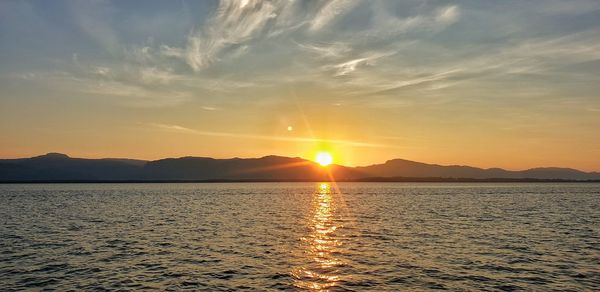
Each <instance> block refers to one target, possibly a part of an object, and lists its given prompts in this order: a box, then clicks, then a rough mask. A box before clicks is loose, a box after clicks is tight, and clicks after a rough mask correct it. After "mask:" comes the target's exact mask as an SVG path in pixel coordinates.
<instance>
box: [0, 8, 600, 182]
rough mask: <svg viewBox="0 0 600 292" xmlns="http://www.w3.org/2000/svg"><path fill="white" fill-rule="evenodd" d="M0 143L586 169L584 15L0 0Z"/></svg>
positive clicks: (589, 76)
mask: <svg viewBox="0 0 600 292" xmlns="http://www.w3.org/2000/svg"><path fill="white" fill-rule="evenodd" d="M0 135H1V137H2V138H1V139H0V157H2V158H15V157H29V156H33V155H40V154H43V153H46V152H61V153H66V154H68V155H70V156H74V157H89V158H100V157H128V158H138V159H159V158H165V157H180V156H209V157H216V158H230V157H262V156H265V155H284V156H292V157H297V156H298V157H304V158H308V159H311V158H312V156H313V155H314V153H316V152H317V151H319V150H323V149H325V150H327V151H330V152H332V153H333V155H334V160H335V163H339V164H344V165H351V166H355V165H369V164H374V163H382V162H384V161H386V160H388V159H393V158H403V159H409V160H415V161H421V162H428V163H438V164H460V165H472V166H479V167H503V168H507V169H525V168H531V167H538V166H558V167H572V168H578V169H582V170H588V171H591V170H594V171H600V1H597V0H572V1H558V0H540V1H510V0H505V1H481V0H473V1H425V0H415V1H411V0H408V1H395V0H390V1H358V0H332V1H292V0H287V1H253V0H245V1H243V0H239V1H226V0H224V1H146V0H144V1H60V0H57V1H10V0H6V1H0Z"/></svg>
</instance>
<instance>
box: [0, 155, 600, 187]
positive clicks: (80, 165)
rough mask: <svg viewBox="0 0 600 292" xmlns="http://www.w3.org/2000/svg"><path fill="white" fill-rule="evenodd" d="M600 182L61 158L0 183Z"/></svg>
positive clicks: (589, 175) (392, 163)
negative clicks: (332, 180) (331, 180)
mask: <svg viewBox="0 0 600 292" xmlns="http://www.w3.org/2000/svg"><path fill="white" fill-rule="evenodd" d="M330 179H335V180H338V181H526V180H534V181H535V180H542V181H545V180H551V181H553V180H558V181H561V180H562V181H589V180H593V181H597V180H598V181H600V173H599V172H583V171H579V170H576V169H570V168H556V167H547V168H532V169H527V170H522V171H510V170H505V169H501V168H488V169H483V168H477V167H471V166H460V165H437V164H427V163H421V162H415V161H410V160H403V159H393V160H388V161H386V162H385V163H382V164H375V165H370V166H360V167H347V166H341V165H329V166H328V167H321V166H320V165H318V164H316V163H314V162H312V161H309V160H306V159H302V158H298V157H295V158H292V157H282V156H273V155H271V156H265V157H261V158H231V159H214V158H208V157H181V158H166V159H160V160H152V161H146V160H135V159H113V158H104V159H85V158H72V157H69V156H67V155H65V154H61V153H48V154H45V155H41V156H36V157H31V158H19V159H0V182H78V181H82V182H83V181H90V182H91V181H98V182H101V181H327V180H330Z"/></svg>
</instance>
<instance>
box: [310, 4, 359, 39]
mask: <svg viewBox="0 0 600 292" xmlns="http://www.w3.org/2000/svg"><path fill="white" fill-rule="evenodd" d="M325 2H326V4H325V5H324V6H323V7H321V8H320V9H319V12H318V13H317V14H316V15H315V17H314V18H313V19H312V20H311V21H310V30H311V31H318V30H320V29H322V28H323V27H325V26H327V25H328V24H329V23H331V22H332V21H333V20H335V19H336V18H337V17H339V16H340V15H343V14H345V13H347V12H348V11H350V10H351V9H352V8H353V7H354V6H356V4H357V3H358V1H355V0H332V1H325Z"/></svg>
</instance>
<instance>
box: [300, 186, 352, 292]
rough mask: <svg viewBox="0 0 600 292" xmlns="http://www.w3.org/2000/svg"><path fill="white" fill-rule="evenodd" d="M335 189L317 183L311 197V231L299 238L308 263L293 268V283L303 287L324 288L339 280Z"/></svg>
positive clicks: (340, 261) (339, 243)
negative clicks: (308, 260)
mask: <svg viewBox="0 0 600 292" xmlns="http://www.w3.org/2000/svg"><path fill="white" fill-rule="evenodd" d="M334 192H335V191H334V188H333V187H332V185H331V184H330V183H320V184H318V185H317V190H316V191H315V194H314V196H313V203H312V205H313V208H312V212H313V214H312V218H311V220H310V222H309V223H310V225H309V227H310V234H309V235H308V236H307V237H302V238H301V240H302V241H303V242H304V243H305V245H306V256H307V257H308V258H310V259H311V264H310V265H307V266H304V267H299V268H296V269H294V270H293V271H292V275H293V276H294V278H295V286H296V287H299V288H305V289H313V290H326V289H328V288H330V287H333V286H335V285H336V283H337V282H338V281H339V280H340V275H339V270H338V266H341V265H342V264H343V261H342V260H340V259H339V258H337V257H336V250H337V248H338V247H340V246H341V245H342V244H343V242H342V240H340V239H339V238H338V237H337V236H336V234H335V232H336V230H337V229H338V228H341V227H342V226H341V225H338V224H337V222H336V221H335V220H334V218H333V217H334V216H335V215H336V211H337V210H336V209H337V207H339V206H338V205H337V203H338V202H336V201H335V200H334V196H333V194H334Z"/></svg>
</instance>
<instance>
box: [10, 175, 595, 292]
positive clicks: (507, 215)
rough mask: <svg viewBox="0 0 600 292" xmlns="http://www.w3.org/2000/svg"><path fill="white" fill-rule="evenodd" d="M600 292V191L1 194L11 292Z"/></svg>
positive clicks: (570, 187)
mask: <svg viewBox="0 0 600 292" xmlns="http://www.w3.org/2000/svg"><path fill="white" fill-rule="evenodd" d="M24 288H38V289H39V288H51V289H58V290H82V289H144V288H146V289H158V290H164V289H169V290H182V289H190V290H243V289H247V290H255V289H260V290H269V289H284V290H332V291H337V290H341V291H345V290H350V291H352V290H355V291H364V290H379V291H380V290H400V289H401V290H424V289H435V288H438V289H451V290H481V289H484V290H520V289H525V290H569V289H570V290H598V289H600V184H407V183H397V184H383V183H341V184H338V185H337V186H335V185H332V184H326V183H324V184H315V183H264V184H263V183H252V184H64V185H63V184H52V185H0V290H3V291H5V290H11V289H24Z"/></svg>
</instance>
